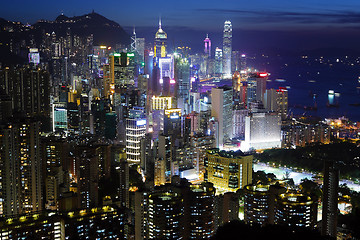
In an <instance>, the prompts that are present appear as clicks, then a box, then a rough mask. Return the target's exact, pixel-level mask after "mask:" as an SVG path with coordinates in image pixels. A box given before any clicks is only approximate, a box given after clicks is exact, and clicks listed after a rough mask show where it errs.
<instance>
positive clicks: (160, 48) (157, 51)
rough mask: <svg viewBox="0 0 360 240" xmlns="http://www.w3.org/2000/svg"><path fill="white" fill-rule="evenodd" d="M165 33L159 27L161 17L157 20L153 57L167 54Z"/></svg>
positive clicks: (162, 56)
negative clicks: (157, 27) (157, 26)
mask: <svg viewBox="0 0 360 240" xmlns="http://www.w3.org/2000/svg"><path fill="white" fill-rule="evenodd" d="M166 48H167V34H166V32H164V30H162V28H161V19H160V20H159V29H158V31H157V32H156V34H155V46H154V57H155V58H164V57H166V55H167V49H166Z"/></svg>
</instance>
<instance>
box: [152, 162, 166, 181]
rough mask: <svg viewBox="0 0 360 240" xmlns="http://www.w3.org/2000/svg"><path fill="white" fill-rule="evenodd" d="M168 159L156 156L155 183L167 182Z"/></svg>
mask: <svg viewBox="0 0 360 240" xmlns="http://www.w3.org/2000/svg"><path fill="white" fill-rule="evenodd" d="M165 172H166V159H164V158H156V159H155V163H154V185H155V186H160V185H164V184H165V183H166V175H165Z"/></svg>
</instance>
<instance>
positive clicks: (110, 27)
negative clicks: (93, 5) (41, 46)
mask: <svg viewBox="0 0 360 240" xmlns="http://www.w3.org/2000/svg"><path fill="white" fill-rule="evenodd" d="M33 27H34V30H35V32H36V33H37V34H36V35H38V34H41V33H42V32H44V31H45V32H48V33H52V32H55V34H56V35H57V36H65V35H66V32H67V31H68V29H70V31H71V33H72V34H76V35H78V36H81V37H84V36H89V35H91V34H93V36H94V45H111V46H115V44H118V43H121V44H124V45H128V44H130V35H129V34H128V33H126V32H125V30H124V29H123V28H122V27H121V26H120V25H119V24H118V23H116V22H114V21H111V20H109V19H107V18H106V17H104V16H102V15H100V14H98V13H95V12H92V13H89V14H85V15H82V16H75V17H67V16H65V15H60V16H58V17H57V18H56V19H55V21H43V20H42V21H38V22H37V23H35V24H34V25H33Z"/></svg>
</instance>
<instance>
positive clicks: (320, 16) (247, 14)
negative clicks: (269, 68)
mask: <svg viewBox="0 0 360 240" xmlns="http://www.w3.org/2000/svg"><path fill="white" fill-rule="evenodd" d="M196 11H197V12H200V13H206V14H209V13H210V14H220V15H224V14H225V15H228V16H232V17H234V18H236V19H240V20H242V21H246V22H252V23H254V22H255V23H283V22H287V23H298V24H309V23H313V24H317V23H320V24H324V23H328V24H359V23H360V12H355V11H327V12H296V11H271V10H270V11H269V10H267V11H265V10H239V9H196Z"/></svg>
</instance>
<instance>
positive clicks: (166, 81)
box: [158, 56, 176, 96]
mask: <svg viewBox="0 0 360 240" xmlns="http://www.w3.org/2000/svg"><path fill="white" fill-rule="evenodd" d="M158 67H159V79H158V81H159V82H160V85H161V86H162V88H161V95H162V96H175V91H176V86H175V84H176V82H175V79H174V57H173V56H171V57H161V58H159V59H158Z"/></svg>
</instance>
